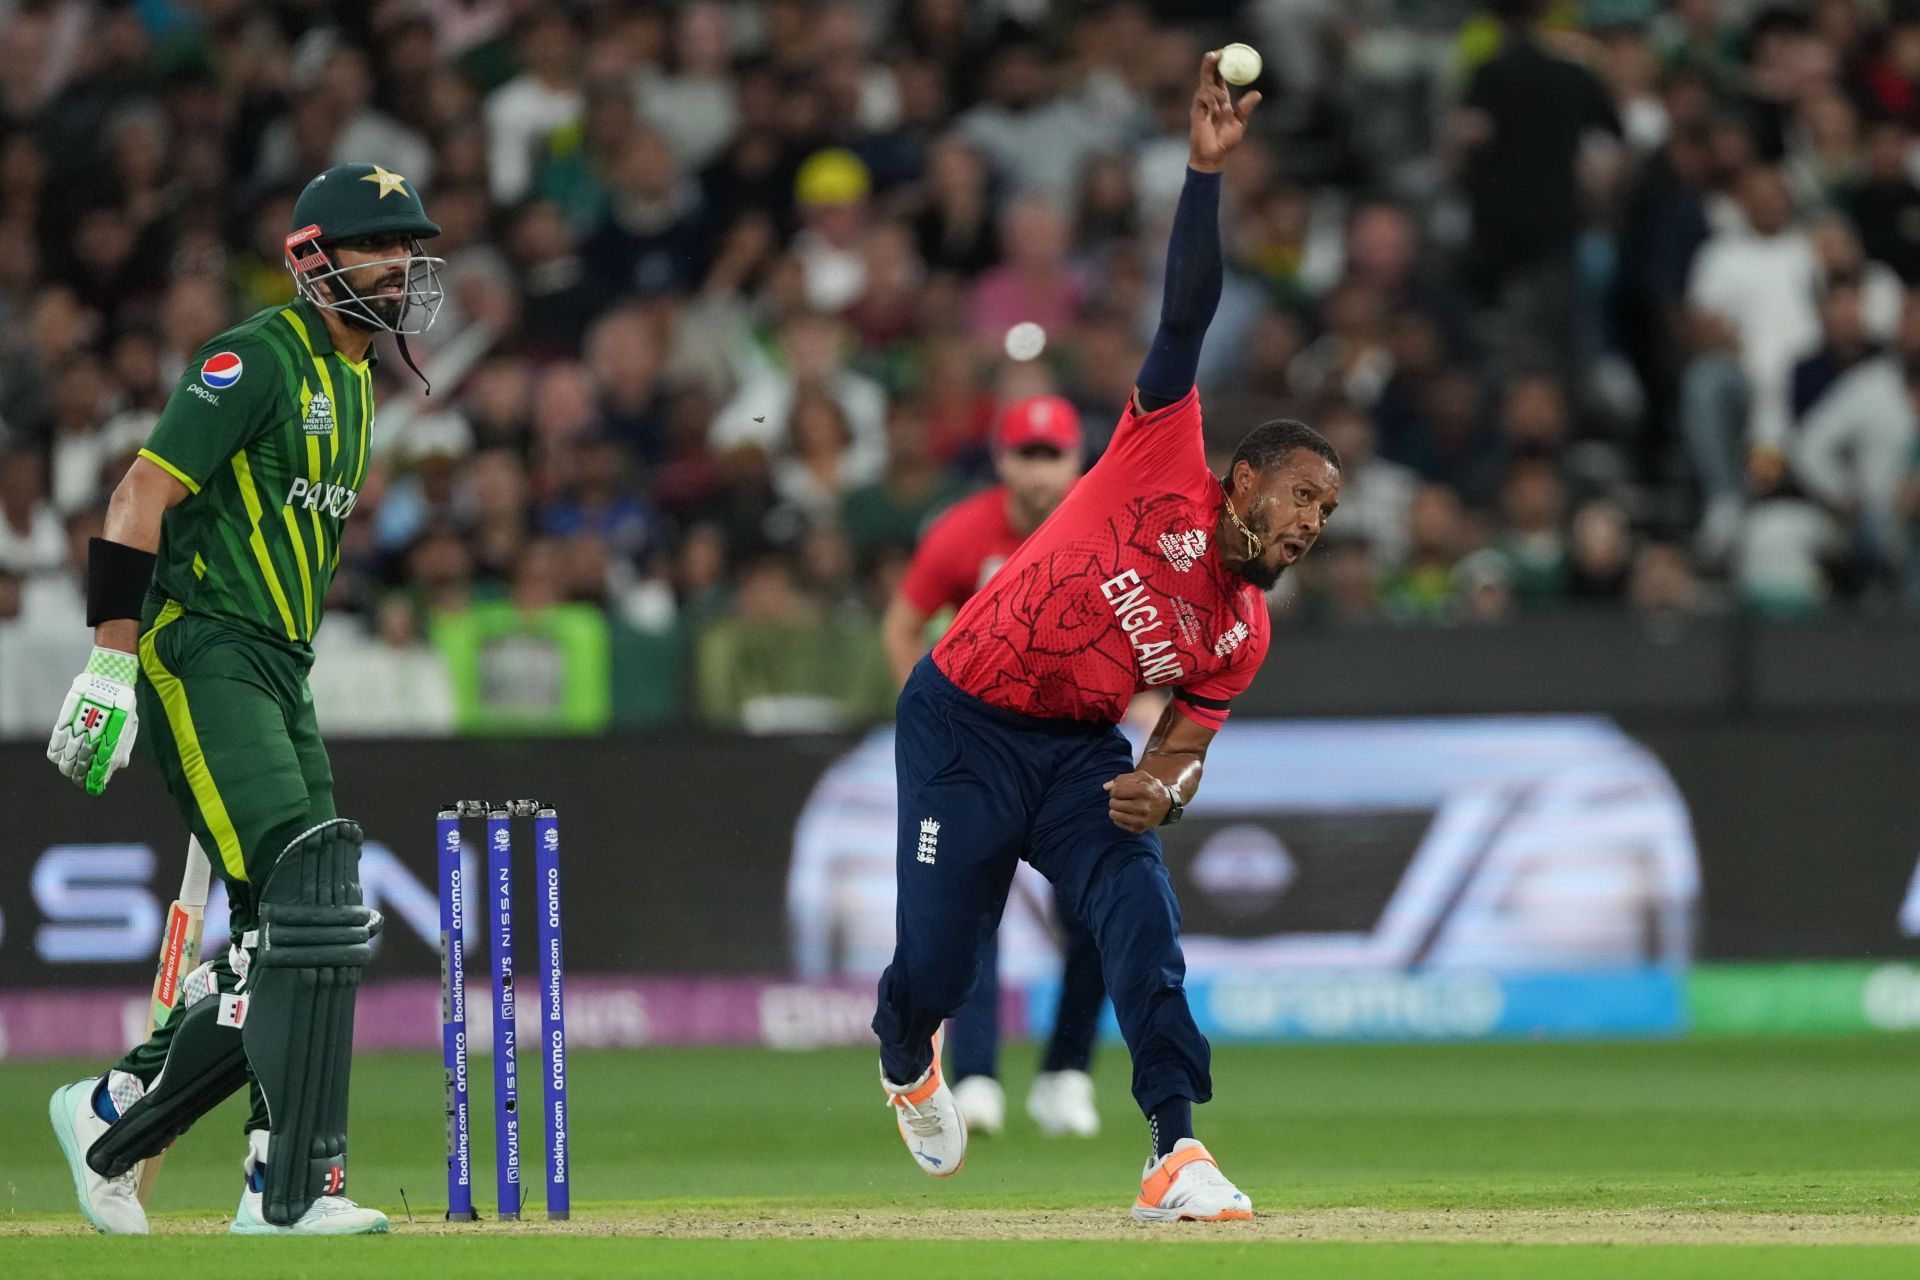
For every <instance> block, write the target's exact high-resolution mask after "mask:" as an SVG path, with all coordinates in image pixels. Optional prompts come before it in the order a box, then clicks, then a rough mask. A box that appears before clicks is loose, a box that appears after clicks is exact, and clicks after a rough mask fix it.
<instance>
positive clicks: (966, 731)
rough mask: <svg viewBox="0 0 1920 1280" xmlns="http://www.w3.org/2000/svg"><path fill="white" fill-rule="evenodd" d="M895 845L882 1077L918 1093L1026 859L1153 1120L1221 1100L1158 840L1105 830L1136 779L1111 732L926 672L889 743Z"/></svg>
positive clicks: (877, 1027)
mask: <svg viewBox="0 0 1920 1280" xmlns="http://www.w3.org/2000/svg"><path fill="white" fill-rule="evenodd" d="M894 758H895V764H896V767H897V770H898V773H899V795H900V831H899V847H898V852H897V854H896V862H895V874H896V878H897V880H898V883H899V899H898V906H897V907H896V909H895V929H896V933H895V942H894V953H893V963H892V964H890V965H888V966H887V971H886V973H884V974H883V975H881V978H880V1002H879V1009H878V1010H877V1011H876V1012H875V1013H874V1015H873V1030H874V1034H876V1035H877V1036H879V1038H880V1065H881V1067H882V1069H884V1070H885V1072H886V1074H887V1078H888V1079H890V1080H893V1081H895V1082H896V1083H903V1084H904V1083H907V1082H909V1081H912V1080H917V1079H918V1078H919V1077H920V1076H921V1075H922V1074H924V1073H925V1071H926V1069H927V1064H928V1063H929V1062H931V1061H932V1058H933V1033H934V1032H935V1031H936V1030H937V1029H938V1028H939V1026H940V1024H941V1022H942V1021H944V1020H945V1019H946V1018H947V1017H948V1016H950V1015H951V1014H952V1013H953V1012H954V1011H955V1010H956V1009H958V1008H960V1006H961V1005H963V1004H965V1003H966V1000H967V997H968V996H969V995H971V994H972V992H973V988H974V984H975V983H976V982H977V981H978V980H979V977H980V958H981V953H982V951H983V949H984V948H985V945H986V941H987V939H988V937H989V936H990V935H991V933H992V931H993V930H994V929H995V928H997V927H998V924H999V921H1000V914H1001V911H1002V909H1003V908H1004V907H1005V906H1006V901H1007V889H1008V887H1009V886H1010V885H1011V884H1012V881H1013V870H1014V867H1015V865H1016V864H1017V863H1018V862H1019V860H1020V858H1021V857H1022V856H1023V855H1024V856H1025V857H1026V858H1027V859H1028V860H1029V861H1031V862H1032V863H1033V865H1034V866H1035V868H1037V869H1038V870H1039V871H1040V873H1041V874H1042V875H1044V876H1046V877H1047V879H1049V880H1051V881H1052V882H1053V886H1054V889H1055V891H1056V892H1057V893H1058V894H1059V896H1060V905H1061V909H1062V913H1063V914H1065V915H1068V916H1071V917H1074V918H1077V919H1079V920H1082V921H1084V922H1085V923H1086V925H1087V927H1088V928H1089V929H1091V930H1092V932H1093V937H1094V941H1095V943H1096V944H1097V946H1098V948H1099V952H1100V962H1101V970H1102V972H1103V973H1104V975H1105V977H1106V983H1107V992H1108V994H1109V995H1111V996H1112V997H1113V1010H1114V1014H1115V1016H1116V1017H1117V1018H1118V1020H1119V1023H1120V1033H1121V1035H1122V1037H1123V1038H1124V1039H1125V1040H1126V1042H1127V1049H1128V1050H1129V1052H1131V1054H1132V1055H1133V1096H1134V1100H1135V1101H1136V1102H1138V1103H1139V1104H1140V1110H1141V1112H1142V1114H1146V1113H1149V1112H1151V1111H1152V1110H1153V1109H1154V1108H1155V1107H1157V1106H1159V1105H1160V1104H1161V1103H1163V1102H1165V1101H1167V1100H1168V1099H1170V1098H1188V1099H1191V1100H1192V1101H1194V1102H1205V1101H1207V1100H1208V1099H1209V1098H1211V1097H1212V1096H1213V1079H1212V1075H1211V1072H1210V1071H1209V1060H1210V1056H1211V1054H1210V1051H1209V1049H1208V1046H1207V1040H1206V1037H1205V1036H1203V1035H1201V1034H1200V1028H1199V1027H1197V1026H1195V1025H1194V1021H1193V1014H1192V1012H1191V1011H1190V1010H1189V1009H1188V1008H1187V993H1186V990H1185V988H1184V986H1183V985H1182V984H1183V982H1184V980H1185V977H1186V961H1185V960H1184V959H1183V958H1182V956H1181V954H1180V907H1179V904H1178V903H1176V902H1175V901H1174V897H1173V886H1172V884H1171V883H1170V882H1169V880H1168V879H1167V868H1166V865H1165V864H1164V863H1163V862H1162V861H1161V858H1160V838H1159V836H1158V835H1156V834H1154V833H1153V832H1151V831H1149V832H1147V833H1145V834H1144V835H1133V834H1131V833H1129V832H1126V831H1122V830H1121V829H1120V828H1119V827H1116V826H1115V825H1113V821H1112V820H1111V819H1110V818H1108V817H1107V794H1106V792H1105V791H1104V790H1103V789H1102V787H1103V784H1105V783H1106V782H1108V781H1109V780H1111V779H1113V778H1115V777H1118V776H1119V775H1120V774H1123V773H1127V772H1129V771H1131V770H1132V768H1133V751H1132V748H1131V746H1129V744H1128V743H1127V740H1126V738H1124V737H1123V736H1121V734H1120V731H1119V730H1118V729H1116V728H1114V727H1112V726H1110V725H1095V724H1081V723H1077V722H1072V721H1058V720H1040V719H1035V718H1033V717H1030V716H1022V715H1019V714H1016V713H1014V712H1011V711H1003V710H1001V709H1000V708H998V707H994V706H990V705H988V704H987V703H985V702H982V701H980V700H979V699H978V698H974V697H972V696H970V695H968V694H965V693H962V692H961V691H960V690H959V689H957V688H955V687H954V685H953V684H952V682H950V681H949V680H948V679H947V678H946V677H945V676H944V675H942V674H941V673H940V671H939V669H938V668H937V667H935V666H934V664H933V660H932V659H931V658H924V659H922V660H921V662H920V665H919V666H917V667H915V668H914V670H913V674H912V675H911V676H910V677H909V678H908V680H907V684H906V688H905V689H904V690H902V691H901V694H900V703H899V711H898V721H897V725H896V728H895V732H894Z"/></svg>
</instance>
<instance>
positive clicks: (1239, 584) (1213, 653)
mask: <svg viewBox="0 0 1920 1280" xmlns="http://www.w3.org/2000/svg"><path fill="white" fill-rule="evenodd" d="M1223 501H1225V497H1224V495H1223V494H1222V492H1221V489H1220V482H1219V480H1218V479H1216V478H1215V477H1214V475H1213V473H1212V471H1210V470H1209V469H1208V467H1207V459H1206V451H1205V449H1204V447H1203V445H1202V443H1201V435H1200V396H1199V392H1198V391H1196V390H1189V391H1188V392H1187V395H1186V398H1185V399H1183V400H1181V401H1179V402H1178V403H1177V404H1171V405H1168V406H1166V407H1165V408H1163V409H1158V410H1155V411H1154V412H1153V413H1148V414H1135V413H1133V412H1132V411H1131V409H1129V410H1128V411H1127V412H1126V413H1125V414H1124V415H1123V416H1122V417H1121V419H1120V425H1119V428H1118V429H1117V430H1116V431H1115V432H1114V436H1113V442H1112V443H1111V444H1110V445H1109V446H1108V447H1107V452H1106V455H1105V456H1104V457H1102V458H1101V459H1100V461H1099V463H1097V464H1096V465H1095V466H1094V468H1093V470H1091V471H1089V472H1088V473H1087V474H1086V475H1084V476H1082V477H1081V479H1080V482H1079V483H1078V484H1076V485H1075V486H1074V487H1073V491H1072V492H1071V493H1069V494H1068V495H1067V499H1066V501H1065V502H1063V503H1061V504H1060V509H1059V510H1057V511H1055V512H1054V513H1053V515H1052V516H1051V517H1049V518H1048V520H1047V522H1046V523H1045V524H1043V525H1041V526H1040V528H1039V529H1038V530H1036V531H1035V532H1034V534H1033V536H1031V537H1030V538H1028V539H1027V540H1026V541H1025V542H1024V543H1022V544H1021V545H1020V547H1019V549H1018V550H1016V551H1015V552H1014V553H1013V554H1012V555H1011V556H1010V557H1009V558H1008V560H1007V562H1006V564H1005V565H1003V566H1002V567H1001V569H1000V571H999V572H998V573H996V574H994V575H993V578H992V580H991V581H990V582H988V583H987V585H986V586H985V587H984V588H982V589H981V590H980V591H979V592H978V593H977V594H976V595H975V596H974V597H973V598H972V599H971V600H970V601H968V602H967V604H966V605H965V607H963V608H962V609H961V610H960V615H959V616H958V617H957V618H955V619H954V621H953V626H952V627H950V628H949V629H948V631H947V633H946V635H945V636H944V637H942V638H941V640H940V643H939V644H937V645H935V646H934V650H933V660H934V662H935V664H936V665H938V666H939V668H940V670H941V671H942V672H943V673H945V675H946V677H947V678H948V679H949V680H951V681H953V682H954V684H956V685H958V686H959V687H960V688H961V689H964V690H965V691H966V692H968V693H971V694H973V695H974V696H975V697H977V698H980V699H983V700H984V701H986V702H989V703H991V704H993V705H994V706H997V707H1003V708H1005V709H1007V710H1010V711H1018V712H1021V713H1023V714H1025V715H1031V716H1044V717H1048V718H1052V719H1068V720H1102V721H1107V722H1110V723H1118V722H1119V720H1120V718H1121V717H1122V716H1123V715H1124V714H1125V713H1126V709H1127V703H1128V701H1129V700H1130V699H1131V698H1132V697H1133V695H1134V694H1135V693H1136V692H1138V691H1140V690H1142V689H1151V688H1167V689H1171V690H1173V691H1174V692H1175V702H1176V704H1177V705H1178V706H1179V707H1180V709H1181V711H1182V712H1183V713H1185V714H1186V715H1187V716H1189V717H1190V718H1192V719H1193V720H1195V721H1196V722H1198V723H1200V724H1203V725H1206V726H1208V727H1210V728H1216V729H1217V728H1219V727H1220V725H1221V724H1222V723H1224V722H1225V720H1226V717H1227V704H1228V702H1229V701H1231V700H1232V699H1233V697H1234V696H1235V695H1237V694H1238V693H1240V692H1241V691H1242V690H1244V689H1245V688H1246V687H1247V686H1248V685H1249V684H1250V683H1252V681H1253V674H1254V672H1256V671H1258V670H1259V669H1260V663H1261V661H1262V659H1264V658H1265V657H1266V656H1267V639H1268V634H1267V602H1266V598H1265V596H1264V594H1263V593H1262V592H1261V591H1260V589H1259V588H1258V587H1256V586H1254V585H1253V584H1252V583H1250V582H1248V581H1246V580H1245V579H1244V578H1241V577H1239V576H1238V575H1236V574H1234V573H1232V572H1230V571H1228V570H1227V569H1226V568H1225V567H1224V566H1222V565H1221V563H1220V558H1219V556H1218V554H1217V553H1216V552H1215V550H1214V548H1213V546H1212V545H1211V544H1212V541H1213V533H1214V528H1215V526H1216V524H1217V523H1218V521H1219V518H1220V504H1221V503H1222V502H1223Z"/></svg>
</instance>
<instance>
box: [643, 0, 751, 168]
mask: <svg viewBox="0 0 1920 1280" xmlns="http://www.w3.org/2000/svg"><path fill="white" fill-rule="evenodd" d="M732 54H733V31H732V21H731V19H730V18H729V16H728V12H727V6H726V5H724V4H719V3H715V2H714V0H695V3H692V4H688V5H684V6H682V7H681V8H680V11H679V12H678V13H677V14H676V15H675V16H674V29H673V71H672V72H671V73H669V74H664V75H662V74H656V73H654V72H652V71H651V70H649V71H643V72H642V73H641V75H640V77H639V82H638V84H637V86H636V88H637V94H636V96H637V97H638V100H639V103H640V113H641V115H643V116H644V117H646V120H647V122H648V123H649V124H651V125H653V126H654V127H655V128H656V129H658V130H660V132H661V133H663V134H665V135H666V136H667V138H668V139H669V140H670V141H671V142H672V144H673V150H674V154H675V155H676V156H678V157H679V159H680V163H681V164H683V165H685V166H687V167H688V168H689V169H699V168H701V167H702V166H704V165H705V164H706V163H707V162H708V161H709V160H711V159H713V158H714V156H716V155H718V154H719V153H720V151H721V150H722V149H723V148H724V147H725V146H726V145H727V143H728V142H730V141H732V139H733V133H734V130H735V129H736V128H737V127H738V126H739V120H740V111H739V107H738V105H737V102H736V97H735V90H734V82H733V80H732V78H731V77H729V76H728V75H727V64H728V61H729V60H730V58H731V57H732Z"/></svg>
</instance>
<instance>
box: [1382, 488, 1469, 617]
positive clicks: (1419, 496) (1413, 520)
mask: <svg viewBox="0 0 1920 1280" xmlns="http://www.w3.org/2000/svg"><path fill="white" fill-rule="evenodd" d="M1408 516H1409V518H1408V524H1407V560H1406V563H1405V564H1404V565H1402V566H1401V567H1400V568H1399V569H1398V570H1397V571H1396V572H1394V573H1392V574H1389V575H1388V577H1387V579H1386V581H1385V582H1384V583H1383V584H1382V586H1381V613H1382V614H1383V615H1384V616H1385V617H1387V618H1389V619H1391V620H1393V621H1395V622H1437V621H1442V620H1445V619H1446V618H1448V617H1449V616H1451V615H1452V613H1453V611H1454V608H1455V604H1456V601H1455V594H1454V593H1455V590H1456V588H1457V586H1458V583H1457V582H1456V581H1455V579H1454V573H1453V571H1454V566H1455V565H1457V564H1458V563H1459V562H1460V557H1461V555H1462V554H1463V553H1464V552H1465V550H1466V548H1467V543H1468V538H1469V533H1468V530H1467V524H1466V515H1465V512H1464V511H1462V509H1461V506H1460V499H1459V498H1458V497H1457V496H1456V495H1455V494H1454V492H1453V490H1451V489H1449V488H1447V487H1446V486H1444V485H1438V484H1429V485H1426V486H1423V487H1422V488H1421V489H1420V490H1419V492H1417V493H1415V494H1414V496H1413V505H1412V507H1411V508H1410V509H1409V512H1408Z"/></svg>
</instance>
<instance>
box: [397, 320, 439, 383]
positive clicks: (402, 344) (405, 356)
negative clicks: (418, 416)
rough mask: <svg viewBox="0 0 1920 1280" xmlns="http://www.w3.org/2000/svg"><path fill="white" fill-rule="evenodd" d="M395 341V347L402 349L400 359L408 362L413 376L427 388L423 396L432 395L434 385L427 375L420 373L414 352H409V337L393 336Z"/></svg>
mask: <svg viewBox="0 0 1920 1280" xmlns="http://www.w3.org/2000/svg"><path fill="white" fill-rule="evenodd" d="M393 340H394V343H395V345H397V346H398V347H399V348H400V358H401V359H402V360H404V361H406V362H407V368H409V369H411V370H413V376H414V377H416V378H418V379H420V385H421V386H423V387H425V388H426V390H425V391H423V392H422V393H421V394H422V395H429V396H430V395H432V394H433V384H432V383H431V382H428V381H427V375H426V374H424V373H422V372H420V366H419V365H417V364H415V363H414V362H413V352H411V351H409V350H407V335H406V334H404V333H396V334H394V335H393Z"/></svg>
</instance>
